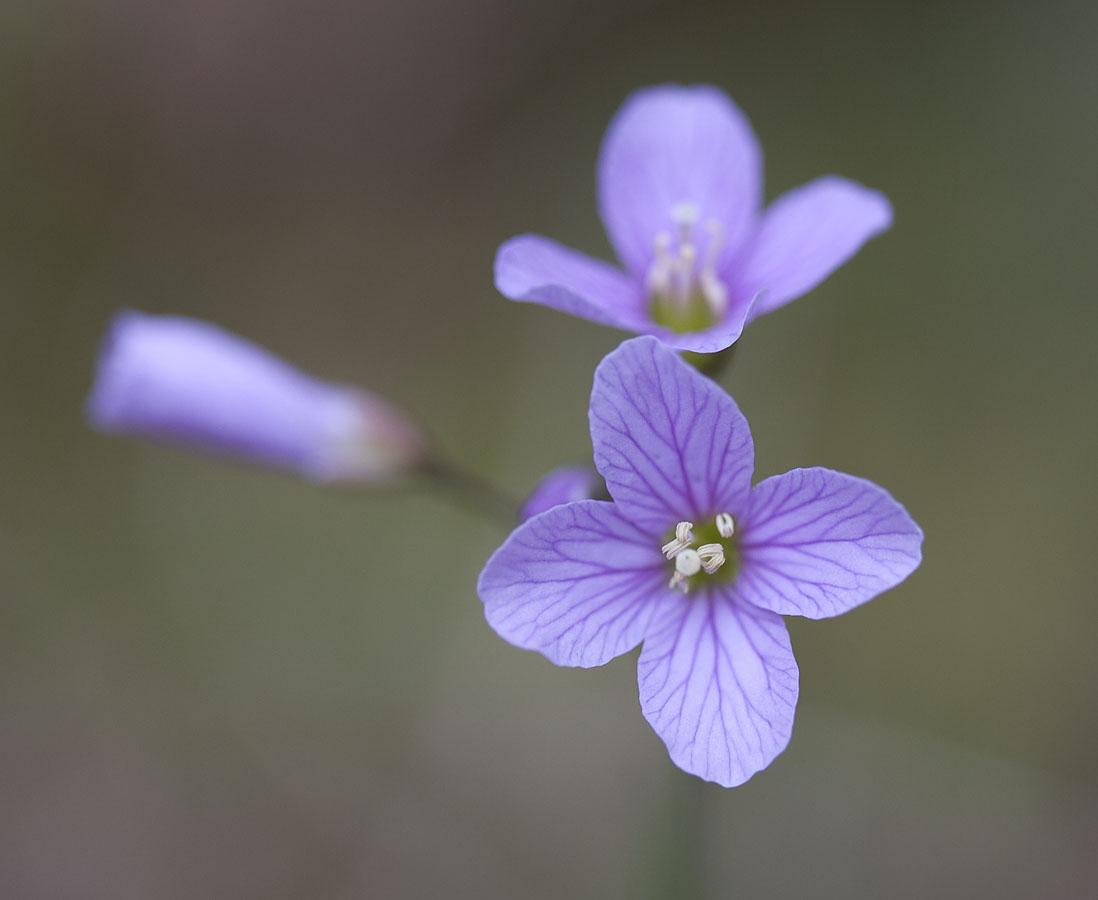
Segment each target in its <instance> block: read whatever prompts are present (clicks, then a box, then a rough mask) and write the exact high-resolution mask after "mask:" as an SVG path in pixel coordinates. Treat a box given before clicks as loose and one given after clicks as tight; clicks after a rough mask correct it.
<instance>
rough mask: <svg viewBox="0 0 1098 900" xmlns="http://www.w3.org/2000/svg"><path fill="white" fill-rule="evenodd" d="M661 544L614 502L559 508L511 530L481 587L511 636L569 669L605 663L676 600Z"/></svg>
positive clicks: (496, 620) (495, 623)
mask: <svg viewBox="0 0 1098 900" xmlns="http://www.w3.org/2000/svg"><path fill="white" fill-rule="evenodd" d="M659 545H660V540H659V538H656V537H653V536H652V535H650V534H646V533H644V532H642V531H639V530H638V529H637V528H636V527H635V526H634V525H633V524H632V523H631V522H629V520H628V519H627V518H626V517H625V516H624V515H622V513H621V511H620V510H619V509H618V508H617V506H616V505H615V504H613V503H606V502H603V501H600V500H581V501H579V502H577V503H568V504H565V505H564V506H557V507H555V508H554V509H551V510H549V511H548V512H545V513H542V514H541V515H540V516H535V517H534V518H532V519H530V521H528V522H527V523H526V524H525V525H521V526H519V528H518V529H517V530H516V531H514V532H512V533H511V536H510V537H509V538H508V539H507V540H506V541H505V542H504V543H503V546H501V547H500V548H499V549H498V550H497V551H496V552H495V553H494V554H492V558H491V559H489V560H488V564H487V565H486V566H485V567H484V571H483V572H481V574H480V581H479V582H478V583H477V593H479V594H480V599H481V600H482V601H484V614H485V616H486V617H487V619H488V624H489V625H491V626H492V628H494V629H495V631H496V633H497V634H499V636H500V637H502V638H503V639H504V640H507V641H510V642H511V643H512V644H515V645H516V646H519V647H523V648H525V649H527V650H537V651H539V652H540V653H543V654H544V655H545V656H546V657H548V658H549V659H550V660H551V661H553V662H555V663H556V664H557V665H560V666H583V667H588V666H601V665H603V664H604V663H607V662H609V661H610V660H611V659H613V658H614V657H615V656H619V655H620V654H622V653H625V652H626V651H628V650H631V649H632V648H633V647H635V646H636V645H637V644H639V643H640V642H641V640H642V639H643V638H644V635H645V633H646V631H647V630H648V625H649V622H650V621H651V618H652V614H653V612H654V611H655V610H656V609H658V608H659V605H660V603H661V601H662V602H663V603H667V602H670V601H674V600H675V599H676V596H677V595H676V594H674V593H673V592H672V591H670V590H669V589H668V587H667V580H668V572H667V568H666V563H665V560H664V558H663V556H662V555H661V553H660V546H659Z"/></svg>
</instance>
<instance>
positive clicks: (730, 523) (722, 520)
mask: <svg viewBox="0 0 1098 900" xmlns="http://www.w3.org/2000/svg"><path fill="white" fill-rule="evenodd" d="M735 533H736V521H735V519H733V518H732V517H731V516H730V515H729V514H728V513H719V514H718V515H717V534H719V535H720V536H721V537H723V538H730V537H732V535H733V534H735Z"/></svg>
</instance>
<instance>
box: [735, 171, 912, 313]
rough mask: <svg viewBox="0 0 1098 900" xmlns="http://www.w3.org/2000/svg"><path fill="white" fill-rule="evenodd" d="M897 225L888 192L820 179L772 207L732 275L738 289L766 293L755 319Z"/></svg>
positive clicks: (759, 302) (786, 195) (804, 289)
mask: <svg viewBox="0 0 1098 900" xmlns="http://www.w3.org/2000/svg"><path fill="white" fill-rule="evenodd" d="M891 224H892V206H891V204H889V202H888V199H887V198H886V197H885V196H884V194H881V193H878V192H877V191H872V190H870V189H869V188H865V187H862V186H861V185H860V184H856V183H855V182H853V181H847V180H846V179H845V178H838V177H836V176H827V177H825V178H817V179H816V180H815V181H812V182H810V183H809V184H806V185H803V186H802V187H799V188H796V189H795V190H792V191H789V192H788V193H786V194H783V195H782V196H781V197H779V198H778V199H777V200H775V201H774V202H773V203H772V204H771V205H770V206H769V207H768V208H767V210H766V212H765V213H764V215H763V217H762V221H761V222H760V223H759V227H758V231H757V232H756V234H755V237H754V238H753V239H752V241H751V242H750V243H749V244H748V245H747V246H746V247H745V248H744V256H743V258H742V260H741V262H740V263H739V270H738V271H732V272H731V273H730V281H731V282H732V283H733V284H734V285H737V287H735V288H734V289H733V292H734V293H740V294H754V293H757V292H761V296H760V297H759V299H758V301H757V302H756V304H755V308H754V309H753V310H752V312H751V317H752V318H755V317H757V316H761V315H763V314H764V313H768V312H770V311H771V310H772V309H777V307H779V306H781V305H782V304H785V303H788V302H789V301H790V300H794V299H796V298H797V297H799V296H801V294H804V293H806V292H807V291H810V290H811V289H812V288H814V287H815V286H816V285H817V284H819V283H820V282H821V281H823V280H824V279H825V278H826V277H827V276H828V275H830V274H831V273H832V272H834V271H835V269H837V268H838V267H839V266H841V265H842V264H843V263H844V262H846V261H847V260H848V259H850V257H852V256H853V255H854V254H855V253H857V252H858V249H859V248H860V247H861V246H862V244H864V243H865V242H866V241H868V240H869V239H870V238H871V237H874V236H875V235H878V234H880V233H881V232H882V231H884V230H885V229H886V228H888V227H889V225H891Z"/></svg>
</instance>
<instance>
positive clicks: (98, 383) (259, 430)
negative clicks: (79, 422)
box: [87, 311, 424, 482]
mask: <svg viewBox="0 0 1098 900" xmlns="http://www.w3.org/2000/svg"><path fill="white" fill-rule="evenodd" d="M87 413H88V418H89V420H90V421H91V423H92V424H93V425H94V426H95V427H96V428H98V429H100V430H101V431H106V432H116V433H124V434H133V435H140V436H143V437H150V438H155V439H157V440H161V441H165V442H167V443H174V444H180V445H183V446H187V447H190V448H193V449H197V450H203V451H209V452H214V453H222V454H228V455H232V456H236V457H238V458H241V459H246V460H251V461H255V462H261V463H264V464H266V465H271V466H276V467H279V468H283V469H289V470H292V471H294V472H297V473H299V474H301V475H303V476H305V477H307V478H310V479H313V480H315V481H324V482H326V481H342V480H348V481H367V482H370V481H382V480H386V479H388V478H391V477H393V476H395V475H398V474H400V473H402V472H405V471H407V470H409V469H410V468H412V467H413V466H415V465H416V464H417V463H418V462H419V461H420V460H421V459H422V457H423V453H424V437H423V434H422V432H421V431H420V428H419V427H418V426H417V425H416V424H415V422H413V421H412V419H411V418H410V417H409V416H408V415H407V414H406V413H404V412H402V411H401V410H399V409H397V408H396V407H394V406H392V405H391V404H389V403H388V402H387V401H386V400H384V399H382V398H381V397H378V396H376V395H374V394H371V393H368V392H366V391H361V390H357V389H354V388H350V387H346V386H343V385H337V384H331V383H329V382H326V381H321V380H319V379H316V378H313V377H311V376H309V375H306V374H304V373H303V372H301V371H299V370H298V369H295V368H294V367H293V366H291V365H289V364H288V363H286V362H284V361H283V360H281V359H279V358H278V357H276V356H274V355H273V354H271V353H268V352H267V351H266V350H263V349H262V348H260V347H257V346H256V345H255V344H252V343H250V342H249V341H246V340H244V339H243V338H240V337H237V336H236V335H233V334H230V333H229V332H227V331H224V330H223V329H221V328H218V327H217V326H215V325H211V324H209V323H207V322H200V321H197V320H194V319H187V318H182V317H176V316H149V315H145V314H143V313H138V312H132V311H127V312H122V313H119V314H118V315H117V316H116V317H115V319H114V322H113V323H112V325H111V329H110V332H109V334H108V336H107V338H106V340H105V341H104V344H103V349H102V351H101V354H100V357H99V367H98V373H97V376H96V380H95V385H94V387H93V388H92V392H91V395H90V396H89V398H88V404H87Z"/></svg>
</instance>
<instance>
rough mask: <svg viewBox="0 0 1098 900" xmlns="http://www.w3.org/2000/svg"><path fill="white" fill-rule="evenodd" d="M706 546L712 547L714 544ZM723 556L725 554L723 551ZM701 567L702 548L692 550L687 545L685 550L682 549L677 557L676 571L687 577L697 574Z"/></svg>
mask: <svg viewBox="0 0 1098 900" xmlns="http://www.w3.org/2000/svg"><path fill="white" fill-rule="evenodd" d="M706 546H710V547H711V546H713V545H712V544H707V545H706ZM721 556H722V557H723V556H724V554H723V552H722V554H721ZM701 569H702V557H701V550H691V549H690V548H689V547H687V548H686V549H685V550H680V551H679V555H678V556H676V557H675V571H676V572H678V573H679V574H681V575H685V576H686V577H687V578H689V577H690V576H691V575H697V574H698V572H700V571H701Z"/></svg>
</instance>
